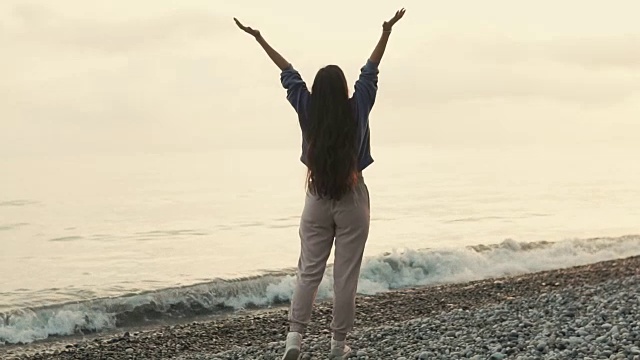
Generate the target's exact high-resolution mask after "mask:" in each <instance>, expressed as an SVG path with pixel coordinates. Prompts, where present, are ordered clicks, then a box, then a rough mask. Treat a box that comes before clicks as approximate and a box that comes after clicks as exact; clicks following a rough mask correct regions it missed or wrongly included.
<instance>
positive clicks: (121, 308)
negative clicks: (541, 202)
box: [0, 236, 640, 344]
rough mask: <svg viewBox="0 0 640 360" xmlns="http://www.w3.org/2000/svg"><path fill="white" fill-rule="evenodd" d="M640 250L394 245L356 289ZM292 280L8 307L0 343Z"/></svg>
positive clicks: (200, 309)
mask: <svg viewBox="0 0 640 360" xmlns="http://www.w3.org/2000/svg"><path fill="white" fill-rule="evenodd" d="M638 254H640V236H624V237H617V238H594V239H575V240H565V241H560V242H544V241H542V242H530V243H522V242H517V241H514V240H505V241H503V242H501V243H499V244H491V245H477V246H470V247H465V248H458V249H422V250H415V249H398V250H394V251H392V252H389V253H385V254H381V255H378V256H373V257H369V258H366V259H365V260H364V261H363V264H362V269H361V273H360V281H359V284H358V293H360V294H367V295H373V294H376V293H380V292H384V291H389V290H392V289H401V288H406V287H417V286H427V285H435V284H442V283H456V282H465V281H471V280H479V279H484V278H491V277H498V276H506V275H516V274H522V273H529V272H536V271H543V270H550V269H556V268H563V267H570V266H576V265H583V264H588V263H593V262H598V261H604V260H611V259H617V258H622V257H627V256H633V255H638ZM294 285H295V272H294V271H291V270H279V271H270V272H268V273H266V274H264V275H261V276H255V277H249V278H241V279H234V280H216V281H212V282H207V283H201V284H197V285H193V286H185V287H179V288H169V289H163V290H158V291H152V292H146V293H137V294H128V295H124V296H120V297H114V298H102V299H94V300H89V301H83V302H75V303H66V304H57V305H52V306H47V307H40V308H25V309H19V310H14V311H10V312H6V313H0V344H2V343H4V344H7V343H8V344H20V343H31V342H33V341H38V340H43V339H46V338H48V337H50V336H64V335H74V334H86V333H92V332H100V331H104V330H109V329H115V328H118V327H128V326H137V325H144V324H148V323H150V322H161V321H165V320H169V319H188V318H190V317H193V316H198V315H210V314H223V313H232V312H234V311H237V310H243V309H257V308H264V307H269V306H274V305H282V304H286V303H287V302H288V301H289V300H290V298H291V295H292V293H293V288H294ZM332 286H333V281H332V268H331V267H328V269H327V271H326V272H325V276H324V278H323V281H322V283H321V284H320V288H319V290H318V295H317V298H318V299H319V300H322V299H329V298H331V297H332V295H333V290H332Z"/></svg>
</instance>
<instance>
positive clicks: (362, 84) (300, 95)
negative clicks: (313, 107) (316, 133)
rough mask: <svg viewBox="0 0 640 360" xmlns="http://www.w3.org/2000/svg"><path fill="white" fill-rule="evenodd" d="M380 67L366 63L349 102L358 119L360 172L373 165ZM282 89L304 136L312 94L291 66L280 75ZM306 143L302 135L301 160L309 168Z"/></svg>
mask: <svg viewBox="0 0 640 360" xmlns="http://www.w3.org/2000/svg"><path fill="white" fill-rule="evenodd" d="M378 73H379V71H378V64H376V63H374V62H373V61H371V60H367V62H366V64H365V65H364V66H363V67H362V68H361V69H360V77H359V78H358V80H357V81H356V84H355V91H354V92H353V96H352V97H351V98H350V99H349V103H350V104H351V109H352V112H353V114H354V116H355V120H356V121H357V122H358V131H357V141H358V149H359V150H358V170H359V171H362V170H364V169H365V168H366V167H367V166H369V165H371V163H373V158H372V157H371V144H370V143H371V140H370V130H369V113H370V112H371V109H372V108H373V104H374V103H375V100H376V93H377V91H378ZM280 81H281V82H282V86H283V87H284V88H285V89H287V100H289V102H290V103H291V105H292V106H293V108H294V109H295V110H296V112H297V113H298V121H299V122H300V129H301V130H302V133H303V134H305V133H306V131H307V130H308V129H309V116H308V113H307V111H308V109H309V100H310V98H311V94H310V93H309V90H308V89H307V85H306V84H305V82H304V80H302V77H301V76H300V73H298V71H296V70H295V69H294V68H293V66H292V65H291V64H289V67H287V68H286V69H284V70H283V71H282V73H281V74H280ZM306 150H307V143H306V140H305V136H304V135H303V136H302V156H300V161H302V163H304V164H305V165H307V163H306V158H307V154H306Z"/></svg>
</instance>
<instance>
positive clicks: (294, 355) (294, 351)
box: [282, 331, 302, 360]
mask: <svg viewBox="0 0 640 360" xmlns="http://www.w3.org/2000/svg"><path fill="white" fill-rule="evenodd" d="M301 345H302V335H300V333H297V332H295V331H291V332H289V333H288V334H287V347H286V348H285V350H284V356H282V360H298V357H300V346H301Z"/></svg>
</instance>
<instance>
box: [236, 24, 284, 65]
mask: <svg viewBox="0 0 640 360" xmlns="http://www.w3.org/2000/svg"><path fill="white" fill-rule="evenodd" d="M233 20H234V21H235V22H236V25H238V27H239V28H240V29H242V31H244V32H246V33H247V34H249V35H251V36H253V37H254V38H255V39H256V40H257V41H258V44H260V46H262V48H263V49H264V51H265V52H266V53H267V55H269V58H271V60H272V61H273V62H274V63H275V64H276V65H277V66H278V68H280V70H285V69H286V68H288V67H289V62H288V61H287V60H285V59H284V57H282V55H280V54H279V53H278V52H277V51H276V50H275V49H274V48H272V47H271V45H269V43H267V41H266V40H265V39H264V37H262V35H261V34H260V31H259V30H257V29H252V28H250V27H248V26H244V25H242V23H241V22H240V21H239V20H238V19H236V18H233Z"/></svg>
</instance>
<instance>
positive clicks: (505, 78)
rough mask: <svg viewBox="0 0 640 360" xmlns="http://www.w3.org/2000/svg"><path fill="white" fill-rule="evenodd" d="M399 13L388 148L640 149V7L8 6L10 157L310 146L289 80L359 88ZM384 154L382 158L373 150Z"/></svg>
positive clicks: (1, 31)
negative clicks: (265, 45) (326, 77)
mask: <svg viewBox="0 0 640 360" xmlns="http://www.w3.org/2000/svg"><path fill="white" fill-rule="evenodd" d="M400 7H406V8H407V14H406V16H405V19H403V20H402V21H401V22H400V23H398V25H397V26H396V28H395V29H394V32H393V34H392V38H391V40H390V43H389V46H388V48H387V53H386V55H385V57H384V59H383V61H382V64H381V65H380V82H379V87H380V90H379V93H378V99H377V102H376V106H375V108H374V111H373V113H372V114H371V118H370V120H371V127H372V141H373V142H374V144H383V145H393V144H406V143H416V144H423V145H433V146H483V145H485V144H495V143H498V144H520V143H532V144H547V143H548V144H574V143H575V144H590V143H600V144H613V143H621V144H627V145H630V146H635V147H636V148H638V149H639V151H640V145H638V141H637V139H638V136H639V135H640V121H639V119H640V21H638V14H640V2H639V1H637V0H626V1H622V0H621V1H610V2H605V1H602V0H563V1H535V2H534V1H527V2H524V1H513V0H503V1H497V0H485V1H475V0H468V1H447V2H444V1H422V0H406V1H404V2H399V1H395V0H394V1H392V2H389V1H374V0H370V1H350V2H348V1H337V0H327V1H323V2H317V3H313V4H311V3H309V2H302V1H262V0H242V1H222V0H208V1H204V0H192V1H183V2H178V1H166V0H153V1H151V0H137V1H124V0H110V1H105V2H96V1H86V0H82V1H81V0H58V1H55V2H54V1H44V0H41V1H28V0H3V1H2V2H0V49H2V54H1V55H0V78H1V79H2V81H0V155H2V156H4V155H5V154H7V155H19V154H52V153H53V154H55V153H76V152H83V153H92V152H117V153H128V152H163V151H201V150H210V149H216V148H224V147H230V146H233V147H247V146H251V147H257V148H260V147H284V146H296V147H297V146H299V144H300V134H299V128H298V126H297V121H296V116H295V113H294V112H293V109H292V108H291V107H290V106H289V104H288V103H287V102H286V99H285V91H284V89H282V88H281V86H280V83H279V70H278V69H277V68H276V66H275V65H273V64H272V63H271V62H270V60H269V59H268V58H267V57H266V55H265V54H264V53H263V52H262V49H261V48H260V47H259V46H258V44H257V43H256V42H255V41H253V39H252V38H250V37H249V36H247V35H246V34H244V33H242V32H241V31H239V30H238V29H237V28H236V27H235V25H234V23H233V20H232V17H233V16H236V17H238V18H240V19H241V20H242V21H243V22H245V23H246V24H247V25H249V26H253V27H255V28H258V29H260V30H261V31H262V33H263V35H264V36H265V38H266V39H267V40H268V41H269V42H270V43H271V44H272V46H273V47H275V48H276V49H277V50H278V51H280V52H281V53H282V55H283V56H284V57H285V58H286V59H287V60H289V61H290V62H291V63H293V64H294V66H295V67H296V68H298V69H299V70H300V71H301V73H302V75H303V77H304V78H305V80H307V83H308V85H309V87H311V83H312V81H313V77H314V75H315V72H316V71H317V69H318V68H319V67H320V66H323V65H326V64H329V63H335V64H338V65H340V66H341V67H342V68H343V69H344V70H345V73H346V74H347V78H348V79H349V81H350V82H351V83H353V81H354V80H355V79H356V77H357V75H358V72H359V68H360V66H361V65H362V64H364V62H365V61H366V59H367V57H368V56H369V54H370V52H371V50H372V49H373V47H374V46H375V43H376V41H377V39H378V36H379V34H380V29H381V24H382V22H383V21H384V20H386V19H388V18H389V17H391V16H392V15H393V13H394V12H395V10H397V9H398V8H400ZM374 146H375V145H374Z"/></svg>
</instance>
